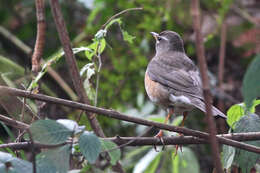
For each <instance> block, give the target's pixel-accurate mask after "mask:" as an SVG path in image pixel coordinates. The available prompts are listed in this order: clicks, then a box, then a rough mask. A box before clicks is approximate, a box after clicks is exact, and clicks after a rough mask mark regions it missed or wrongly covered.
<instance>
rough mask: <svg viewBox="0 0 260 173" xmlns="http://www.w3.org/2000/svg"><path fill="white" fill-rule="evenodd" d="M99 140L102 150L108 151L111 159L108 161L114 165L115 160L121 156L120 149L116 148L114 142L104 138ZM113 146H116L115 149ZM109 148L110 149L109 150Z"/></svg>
mask: <svg viewBox="0 0 260 173" xmlns="http://www.w3.org/2000/svg"><path fill="white" fill-rule="evenodd" d="M100 141H101V147H102V151H108V154H109V156H110V159H111V160H110V162H111V164H112V165H115V164H116V162H117V161H118V160H119V159H120V157H121V152H120V149H119V148H117V147H118V146H117V145H116V144H115V143H114V142H111V141H109V140H104V139H100ZM115 148H117V149H115ZM111 149H113V150H111ZM109 150H111V151H109Z"/></svg>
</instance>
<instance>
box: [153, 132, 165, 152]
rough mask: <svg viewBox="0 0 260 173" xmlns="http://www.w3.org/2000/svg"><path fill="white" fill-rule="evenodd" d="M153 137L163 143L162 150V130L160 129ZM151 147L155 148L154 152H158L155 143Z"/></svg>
mask: <svg viewBox="0 0 260 173" xmlns="http://www.w3.org/2000/svg"><path fill="white" fill-rule="evenodd" d="M154 137H155V138H158V139H159V140H160V142H161V143H162V145H163V147H162V150H164V149H165V144H164V141H163V138H162V137H163V131H162V130H160V131H159V132H158V133H157V134H156V135H155V136H154ZM153 147H154V150H155V151H156V152H159V150H157V147H156V145H154V146H153Z"/></svg>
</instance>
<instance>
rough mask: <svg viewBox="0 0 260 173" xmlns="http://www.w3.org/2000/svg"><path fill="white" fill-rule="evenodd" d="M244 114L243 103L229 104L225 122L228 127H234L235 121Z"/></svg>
mask: <svg viewBox="0 0 260 173" xmlns="http://www.w3.org/2000/svg"><path fill="white" fill-rule="evenodd" d="M244 115H245V105H244V103H240V104H235V105H233V106H231V107H230V108H229V109H228V111H227V123H228V125H229V127H231V128H232V129H234V127H235V123H236V122H237V121H239V120H240V118H241V117H242V116H244Z"/></svg>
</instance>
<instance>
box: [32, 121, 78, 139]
mask: <svg viewBox="0 0 260 173" xmlns="http://www.w3.org/2000/svg"><path fill="white" fill-rule="evenodd" d="M30 131H31V133H32V137H33V139H34V140H36V141H38V142H40V143H42V144H60V143H63V142H65V141H66V140H67V139H68V137H70V136H71V135H72V133H73V131H72V130H69V129H68V128H66V127H64V126H63V125H62V124H60V123H57V122H56V121H54V120H38V121H36V122H34V123H32V125H31V127H30Z"/></svg>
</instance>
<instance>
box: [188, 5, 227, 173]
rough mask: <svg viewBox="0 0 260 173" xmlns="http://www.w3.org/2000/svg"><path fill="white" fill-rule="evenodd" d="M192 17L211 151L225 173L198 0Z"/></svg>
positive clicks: (219, 167)
mask: <svg viewBox="0 0 260 173" xmlns="http://www.w3.org/2000/svg"><path fill="white" fill-rule="evenodd" d="M191 15H192V18H193V29H194V31H195V36H196V51H197V59H198V61H199V69H200V74H201V78H202V87H203V95H204V100H205V105H206V118H207V124H208V130H209V133H210V135H209V140H210V145H211V151H212V155H213V158H214V164H215V167H216V170H217V173H224V172H223V169H222V164H221V160H220V152H219V144H218V140H217V137H216V134H217V133H216V125H215V122H214V120H213V116H212V110H211V108H212V105H211V101H212V98H211V94H210V86H209V79H208V75H207V71H208V68H207V63H206V58H205V50H204V44H203V38H202V35H201V24H200V6H199V1H198V0H192V1H191Z"/></svg>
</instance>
